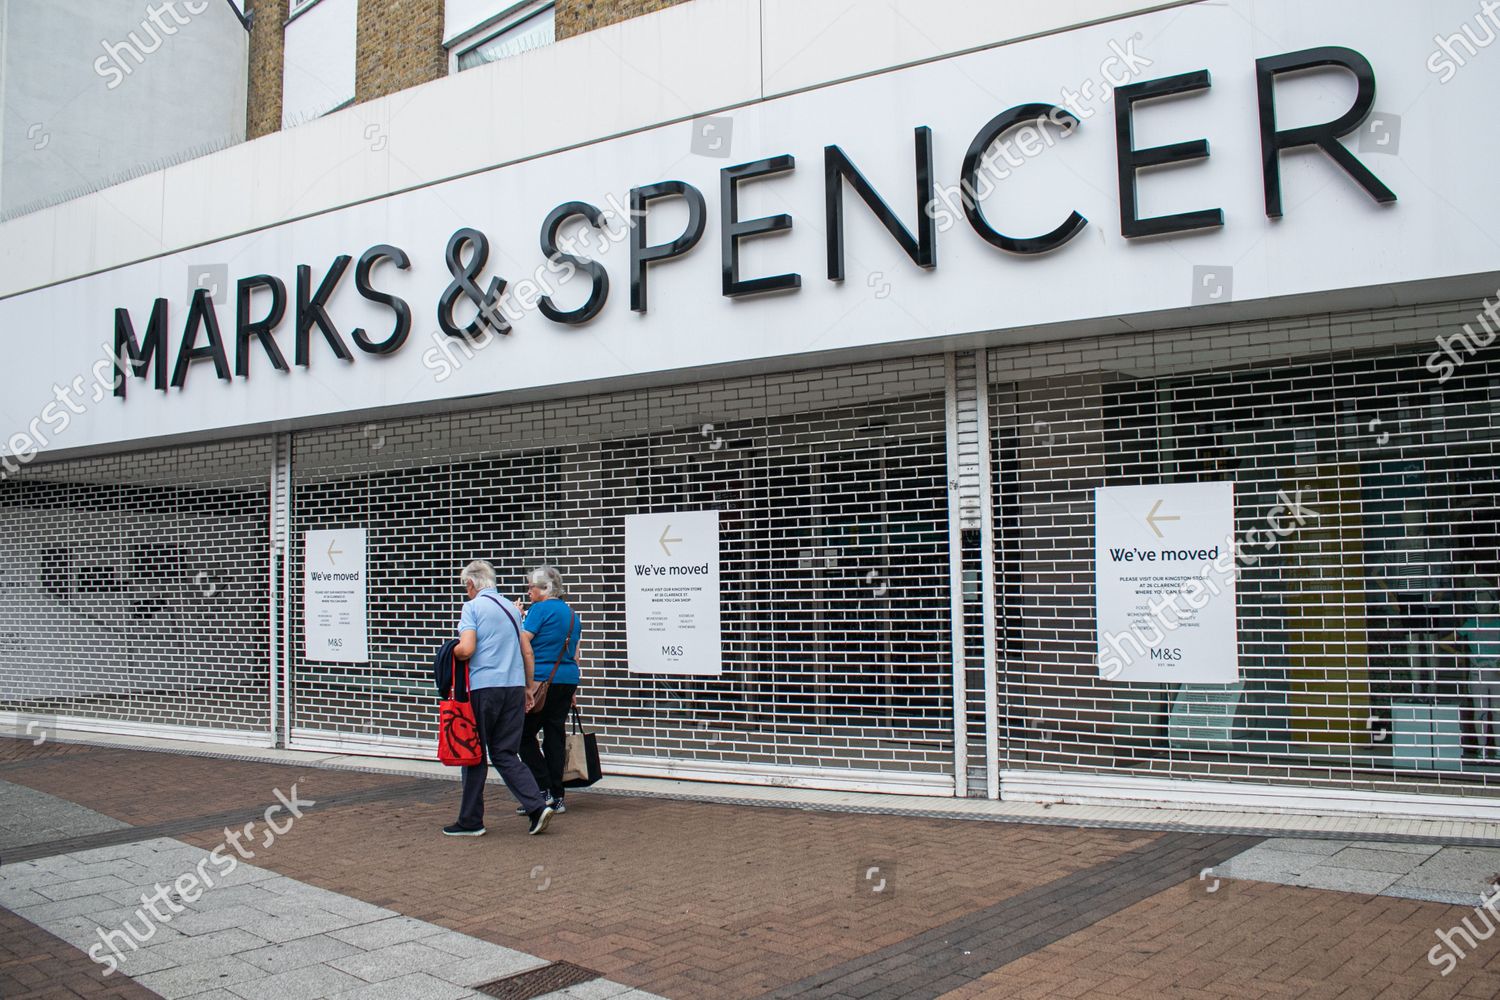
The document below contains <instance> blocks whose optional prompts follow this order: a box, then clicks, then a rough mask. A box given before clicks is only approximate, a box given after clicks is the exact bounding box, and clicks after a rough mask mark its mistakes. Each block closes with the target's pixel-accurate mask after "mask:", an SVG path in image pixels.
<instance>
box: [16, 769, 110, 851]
mask: <svg viewBox="0 0 1500 1000" xmlns="http://www.w3.org/2000/svg"><path fill="white" fill-rule="evenodd" d="M0 816H3V817H6V820H5V821H0V857H4V854H5V852H6V851H13V850H15V849H17V848H19V847H29V846H31V845H33V844H45V843H48V842H50V841H54V840H61V839H64V838H67V837H82V836H87V835H89V834H91V833H108V832H110V831H112V830H123V829H125V827H127V826H129V825H130V824H128V823H124V822H122V821H120V820H117V819H115V818H114V817H112V816H106V815H104V814H103V813H100V812H95V811H94V810H92V809H88V808H86V807H84V806H81V805H79V804H78V803H76V802H69V801H68V800H67V799H61V798H58V797H57V796H55V795H48V794H47V793H46V792H39V791H37V790H36V789H34V788H28V787H26V786H25V785H18V784H15V783H14V782H10V781H0Z"/></svg>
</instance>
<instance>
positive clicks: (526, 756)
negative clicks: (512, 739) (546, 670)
mask: <svg viewBox="0 0 1500 1000" xmlns="http://www.w3.org/2000/svg"><path fill="white" fill-rule="evenodd" d="M577 690H578V685H577V684H553V685H552V686H551V687H550V688H548V689H547V702H546V704H544V705H543V706H542V710H541V711H540V712H537V713H536V714H535V715H528V716H526V728H525V729H524V730H522V732H521V759H522V760H523V761H525V762H526V766H527V767H529V768H531V774H532V777H534V778H535V779H536V783H537V786H538V787H540V788H541V789H542V790H543V791H545V792H546V793H547V794H549V795H551V796H552V797H553V798H554V799H560V798H562V797H563V783H562V775H563V758H564V757H565V756H566V752H567V743H568V709H570V708H572V707H573V694H574V693H575V692H576V691H577ZM537 733H541V734H542V746H541V749H540V750H539V749H537V745H536V734H537Z"/></svg>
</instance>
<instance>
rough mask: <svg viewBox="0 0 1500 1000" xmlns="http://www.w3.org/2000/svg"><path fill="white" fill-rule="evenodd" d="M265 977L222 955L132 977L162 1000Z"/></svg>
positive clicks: (236, 960) (250, 966)
mask: <svg viewBox="0 0 1500 1000" xmlns="http://www.w3.org/2000/svg"><path fill="white" fill-rule="evenodd" d="M264 975H265V974H264V973H263V972H261V971H260V970H259V969H257V968H256V967H255V966H253V965H250V964H249V963H248V962H241V961H240V960H239V959H237V958H235V957H233V956H231V955H225V956H222V957H220V958H211V959H209V960H207V961H205V962H196V963H194V964H192V965H179V966H177V967H176V968H172V969H166V970H164V971H162V972H152V973H148V974H146V975H144V976H138V977H133V978H135V980H136V982H138V983H140V984H141V985H142V986H144V987H146V989H148V990H151V991H152V992H154V993H159V994H161V996H162V997H163V998H165V1000H179V998H181V997H188V996H192V995H193V994H194V993H204V992H207V991H208V990H211V989H216V988H219V987H228V986H231V985H233V984H235V983H242V982H244V981H245V980H247V979H256V978H263V977H264Z"/></svg>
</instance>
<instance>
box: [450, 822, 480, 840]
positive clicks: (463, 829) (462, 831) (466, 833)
mask: <svg viewBox="0 0 1500 1000" xmlns="http://www.w3.org/2000/svg"><path fill="white" fill-rule="evenodd" d="M443 836H445V837H483V836H484V827H482V826H459V825H458V824H457V823H454V824H453V825H452V826H445V827H443Z"/></svg>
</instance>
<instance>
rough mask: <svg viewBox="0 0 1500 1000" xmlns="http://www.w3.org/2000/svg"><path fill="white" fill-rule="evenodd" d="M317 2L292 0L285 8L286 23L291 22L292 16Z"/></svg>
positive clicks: (305, 11) (306, 9)
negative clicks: (288, 6) (289, 5)
mask: <svg viewBox="0 0 1500 1000" xmlns="http://www.w3.org/2000/svg"><path fill="white" fill-rule="evenodd" d="M317 3H318V0H292V5H291V7H290V8H288V9H287V12H286V23H287V24H291V23H292V20H293V19H294V18H296V17H297V16H298V15H299V14H305V13H307V12H308V11H309V10H311V9H312V8H313V7H314V6H316V5H317Z"/></svg>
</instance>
